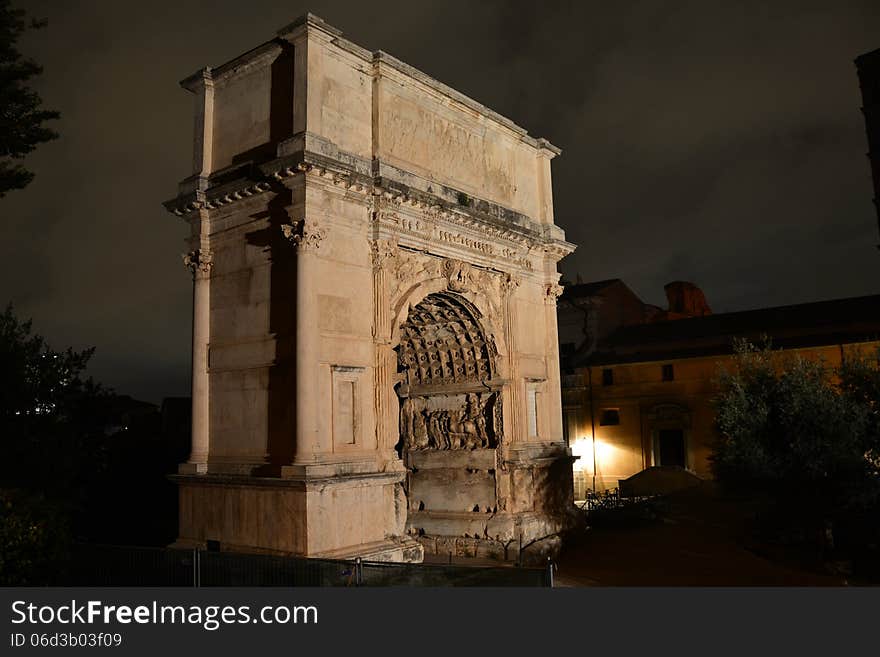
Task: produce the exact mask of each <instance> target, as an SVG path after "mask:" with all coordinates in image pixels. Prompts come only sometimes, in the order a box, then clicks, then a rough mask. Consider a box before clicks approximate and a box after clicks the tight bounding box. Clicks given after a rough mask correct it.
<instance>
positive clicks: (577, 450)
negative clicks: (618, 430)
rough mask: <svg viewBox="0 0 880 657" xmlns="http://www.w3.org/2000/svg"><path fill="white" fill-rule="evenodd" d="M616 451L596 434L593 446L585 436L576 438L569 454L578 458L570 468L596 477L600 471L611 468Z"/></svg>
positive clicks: (590, 440) (615, 457)
mask: <svg viewBox="0 0 880 657" xmlns="http://www.w3.org/2000/svg"><path fill="white" fill-rule="evenodd" d="M616 451H617V450H616V448H615V447H614V445H611V444H610V443H608V442H606V441H604V440H602V438H601V437H600V436H599V434H598V433H597V434H596V440H595V444H594V442H593V440H592V439H591V438H589V437H587V436H584V437H583V438H578V439H576V440H575V441H574V442H573V443H572V444H571V453H572V455H573V456H579V457H580V458H579V459H578V460H577V461H575V462H574V464H573V466H572V467H573V468H574V470H575V471H576V472H584V473H586V474H588V475H591V476H593V477H597V476H599V472H600V471H607V469H608V468H610V467H611V466H613V464H614V463H615V461H616V460H617V456H618V455H617V454H616V453H615V452H616Z"/></svg>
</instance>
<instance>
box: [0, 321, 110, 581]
mask: <svg viewBox="0 0 880 657" xmlns="http://www.w3.org/2000/svg"><path fill="white" fill-rule="evenodd" d="M92 353H93V350H92V349H86V350H83V351H74V350H72V349H66V350H64V351H56V350H54V349H52V348H51V347H50V346H49V345H48V344H46V342H45V340H44V339H43V338H42V337H41V336H39V335H34V334H32V333H31V322H30V321H20V320H19V319H18V318H16V316H15V314H14V313H13V311H12V307H11V306H8V307H7V308H6V310H5V311H4V312H3V313H2V314H0V551H2V553H3V557H2V558H0V584H2V583H7V584H20V583H25V582H27V583H31V584H42V583H46V580H47V578H49V577H50V575H51V572H50V570H51V569H50V566H51V565H52V564H54V563H57V562H58V558H57V555H58V553H59V551H60V550H62V546H64V545H65V544H67V542H68V541H69V539H70V534H69V532H70V531H71V530H72V528H73V527H74V526H75V524H76V521H77V519H78V518H81V517H83V516H84V515H85V514H86V511H85V510H86V506H87V505H86V500H87V497H88V495H89V486H90V483H91V482H93V481H94V480H95V479H97V477H98V476H99V475H100V473H101V471H102V469H103V466H104V463H105V462H106V444H107V443H106V440H105V436H104V429H105V426H106V415H105V413H104V408H105V407H106V403H105V402H106V400H107V399H108V397H109V392H108V391H106V390H104V389H103V388H102V387H101V386H99V385H97V384H95V383H94V382H93V381H92V380H91V379H88V378H86V377H85V376H84V371H85V367H86V365H87V363H88V360H89V358H90V357H91V355H92Z"/></svg>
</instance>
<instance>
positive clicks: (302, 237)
mask: <svg viewBox="0 0 880 657" xmlns="http://www.w3.org/2000/svg"><path fill="white" fill-rule="evenodd" d="M281 233H282V234H283V235H284V237H285V239H287V240H289V241H290V242H291V243H292V244H293V245H294V247H296V250H297V252H298V253H300V252H303V251H317V250H318V249H320V248H321V242H322V241H323V239H324V238H325V237H326V235H327V233H326V231H325V230H324V228H323V226H321V225H320V224H318V223H317V222H314V221H310V222H308V223H306V220H305V219H297V220H296V221H293V222H291V223H289V224H281Z"/></svg>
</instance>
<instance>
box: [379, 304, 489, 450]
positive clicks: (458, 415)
mask: <svg viewBox="0 0 880 657" xmlns="http://www.w3.org/2000/svg"><path fill="white" fill-rule="evenodd" d="M401 310H402V311H405V314H404V313H403V312H401V313H400V315H403V317H402V321H398V322H396V327H395V330H396V342H397V345H396V346H395V347H393V352H394V353H395V355H396V361H397V380H398V384H397V386H396V392H397V396H398V398H399V399H400V402H401V403H400V418H399V429H400V431H399V438H400V440H399V442H398V444H397V445H396V449H397V450H398V452H399V453H400V454H401V455H403V454H404V452H408V453H412V452H419V451H422V450H427V451H446V450H479V449H494V448H496V447H497V446H498V445H499V443H500V442H501V440H502V439H503V429H502V426H503V417H502V406H501V388H502V384H501V382H500V379H499V378H498V376H497V374H498V362H499V358H498V351H497V349H496V347H495V341H494V338H493V335H492V333H490V332H487V331H486V329H485V326H484V323H483V320H484V315H483V313H482V312H481V311H480V310H479V308H477V306H476V305H475V304H474V303H472V302H471V301H469V300H468V299H467V298H465V296H464V295H463V294H462V293H458V292H453V291H451V290H448V289H445V288H443V289H439V290H437V291H434V292H431V293H429V294H426V295H424V296H422V297H421V299H420V300H419V301H418V302H417V303H414V304H410V303H409V302H408V301H405V302H404V305H403V307H402V308H401ZM405 460H406V461H407V462H409V461H410V460H411V459H405Z"/></svg>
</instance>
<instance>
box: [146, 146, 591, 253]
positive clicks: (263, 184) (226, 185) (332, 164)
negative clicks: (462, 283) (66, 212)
mask: <svg viewBox="0 0 880 657" xmlns="http://www.w3.org/2000/svg"><path fill="white" fill-rule="evenodd" d="M297 175H303V176H307V177H308V178H307V179H313V180H314V181H315V182H320V183H321V184H323V185H326V186H328V187H335V188H338V189H339V190H341V191H342V192H345V193H352V192H353V193H358V194H362V195H364V197H365V202H367V203H369V204H370V206H371V207H372V208H373V210H374V211H375V212H376V214H377V216H376V221H377V222H378V223H379V224H380V225H385V226H386V227H387V228H388V229H389V230H391V231H392V232H399V233H402V234H411V235H413V236H414V237H416V238H419V239H422V240H425V239H432V240H439V241H444V242H447V243H449V244H450V245H454V246H458V247H461V248H464V249H468V250H476V251H484V252H485V248H486V247H485V245H486V244H488V242H490V241H491V240H503V241H506V242H508V244H510V247H508V248H505V247H502V249H501V251H502V252H499V253H494V252H493V253H492V254H491V255H494V256H497V257H503V258H505V259H507V260H510V261H512V262H516V263H518V264H520V265H522V266H525V267H527V268H530V265H527V264H526V263H527V260H528V256H529V255H530V254H531V253H534V251H535V250H536V249H537V250H539V251H541V252H542V254H543V256H544V257H548V258H551V259H554V260H559V259H561V258H563V257H565V256H566V255H568V254H570V253H572V252H573V251H574V250H575V245H574V244H571V243H569V242H566V241H565V240H563V239H558V238H557V237H556V236H555V235H554V234H553V233H554V232H561V231H553V230H552V229H553V228H554V227H553V226H545V225H543V224H539V223H537V222H534V221H532V220H531V219H529V218H528V217H526V216H525V215H521V214H519V213H517V212H515V211H513V210H510V209H508V208H504V207H502V206H499V205H497V204H493V203H491V202H489V201H484V200H481V199H473V198H470V197H467V196H466V195H461V196H464V197H465V198H467V200H468V204H467V205H463V204H461V203H451V202H449V201H447V200H446V199H443V198H440V197H438V196H437V195H435V194H430V193H428V192H423V191H421V190H417V189H413V188H410V187H408V186H407V185H405V184H403V183H400V182H398V181H395V180H389V179H386V178H383V177H381V176H376V177H370V176H366V175H363V174H360V173H357V172H354V171H351V170H350V169H349V168H348V166H346V165H343V164H340V163H339V162H336V161H334V160H332V159H330V158H326V157H324V156H322V155H320V154H314V153H311V152H308V151H305V152H300V153H294V154H291V155H288V156H285V157H282V158H277V159H275V160H272V161H270V162H267V163H265V164H262V165H260V166H259V167H255V166H250V167H248V166H242V167H238V168H237V169H234V170H232V171H231V173H230V172H220V173H219V174H217V175H216V176H212V178H215V177H216V179H217V180H221V181H222V184H215V185H211V180H210V179H209V180H208V181H207V185H206V186H205V189H204V191H201V190H199V189H194V190H193V191H189V192H187V193H184V194H181V195H180V196H178V197H177V198H175V199H172V200H170V201H166V202H165V203H164V206H165V208H166V209H167V210H168V211H169V212H173V213H174V214H176V215H178V216H181V217H187V216H188V215H189V214H191V213H193V212H196V211H198V210H216V209H219V208H222V207H225V206H230V205H232V204H235V203H238V202H241V201H244V200H245V199H249V198H253V197H255V196H257V195H260V194H263V193H266V192H269V191H270V190H272V189H273V187H274V186H275V185H276V184H277V183H280V182H283V181H284V180H285V179H287V178H290V177H292V176H297ZM229 176H232V179H231V180H229V179H228V177H229ZM254 178H259V179H258V180H254ZM188 188H190V189H191V188H192V185H190V186H189V187H188ZM368 199H371V200H368Z"/></svg>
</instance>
